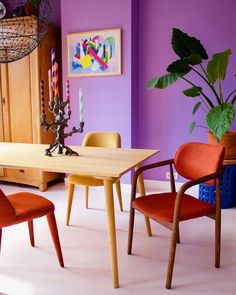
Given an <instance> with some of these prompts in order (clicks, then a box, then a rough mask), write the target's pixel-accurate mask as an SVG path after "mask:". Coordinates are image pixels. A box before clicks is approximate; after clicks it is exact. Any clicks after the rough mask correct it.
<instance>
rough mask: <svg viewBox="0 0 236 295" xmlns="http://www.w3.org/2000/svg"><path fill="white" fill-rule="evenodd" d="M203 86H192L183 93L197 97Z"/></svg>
mask: <svg viewBox="0 0 236 295" xmlns="http://www.w3.org/2000/svg"><path fill="white" fill-rule="evenodd" d="M201 91H202V87H195V86H194V87H191V88H189V89H186V90H184V91H183V94H184V95H186V96H189V97H196V96H199V95H200V94H201Z"/></svg>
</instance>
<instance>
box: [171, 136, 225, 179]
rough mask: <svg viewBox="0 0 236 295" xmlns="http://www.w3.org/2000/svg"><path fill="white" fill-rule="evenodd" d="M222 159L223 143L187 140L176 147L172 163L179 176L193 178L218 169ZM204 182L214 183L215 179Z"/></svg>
mask: <svg viewBox="0 0 236 295" xmlns="http://www.w3.org/2000/svg"><path fill="white" fill-rule="evenodd" d="M223 159H224V147H223V145H221V144H219V145H213V144H204V143H200V142H189V143H187V144H183V145H181V146H180V147H179V148H178V150H177V152H176V154H175V160H174V164H175V169H176V171H177V172H178V173H179V174H180V175H181V176H183V177H185V178H187V179H190V180H194V179H197V178H200V177H202V176H204V175H207V174H211V173H214V172H216V171H217V170H219V168H220V167H221V166H222V164H223ZM206 184H210V185H212V184H215V180H210V181H207V182H206Z"/></svg>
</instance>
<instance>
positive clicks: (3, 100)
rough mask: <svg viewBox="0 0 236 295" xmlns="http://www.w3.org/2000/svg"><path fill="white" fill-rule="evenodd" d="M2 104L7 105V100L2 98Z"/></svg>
mask: <svg viewBox="0 0 236 295" xmlns="http://www.w3.org/2000/svg"><path fill="white" fill-rule="evenodd" d="M2 104H3V105H5V104H6V98H5V97H2Z"/></svg>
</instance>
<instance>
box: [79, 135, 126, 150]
mask: <svg viewBox="0 0 236 295" xmlns="http://www.w3.org/2000/svg"><path fill="white" fill-rule="evenodd" d="M82 145H83V146H93V147H111V148H120V147H121V138H120V134H119V133H117V132H88V133H87V134H86V135H85V137H84V140H83V142H82Z"/></svg>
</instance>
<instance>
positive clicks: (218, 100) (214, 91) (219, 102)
mask: <svg viewBox="0 0 236 295" xmlns="http://www.w3.org/2000/svg"><path fill="white" fill-rule="evenodd" d="M190 68H191V69H192V70H193V71H194V72H195V73H196V74H197V75H198V76H200V77H201V78H202V79H203V80H204V81H205V82H206V83H207V85H208V86H209V87H210V88H211V90H212V91H213V93H214V94H215V97H216V99H217V102H218V104H221V103H222V102H221V99H220V97H219V95H218V93H217V92H216V90H215V88H214V86H212V85H211V84H210V83H209V81H208V80H207V79H206V78H205V77H204V76H203V75H202V74H201V73H199V72H198V71H197V70H195V69H194V68H193V67H191V66H190ZM208 99H209V98H208Z"/></svg>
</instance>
